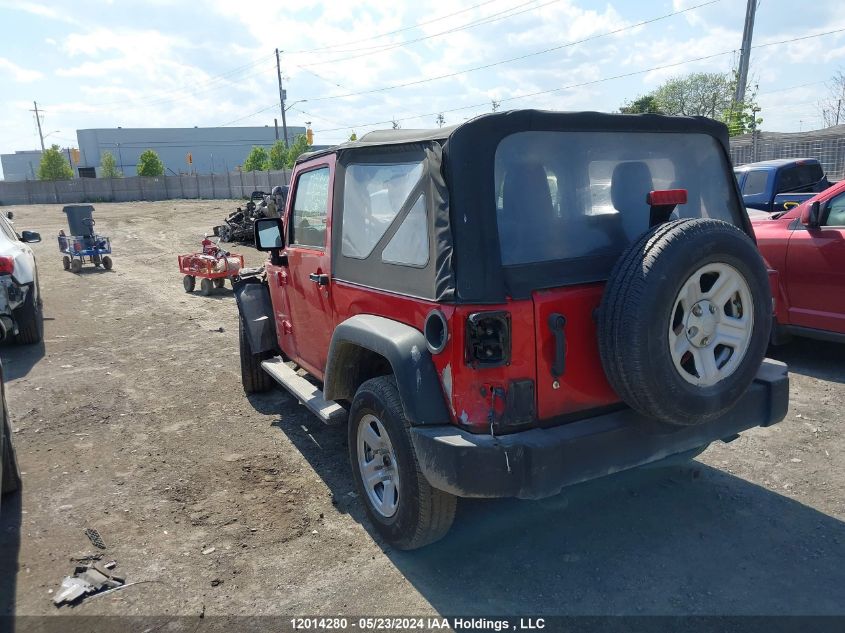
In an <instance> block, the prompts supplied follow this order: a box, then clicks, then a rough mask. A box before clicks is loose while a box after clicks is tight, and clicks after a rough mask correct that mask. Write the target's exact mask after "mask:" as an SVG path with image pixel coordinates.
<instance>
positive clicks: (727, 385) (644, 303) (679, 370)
mask: <svg viewBox="0 0 845 633" xmlns="http://www.w3.org/2000/svg"><path fill="white" fill-rule="evenodd" d="M770 325H771V295H770V290H769V282H768V276H767V273H766V268H765V266H764V264H763V260H762V258H761V257H760V254H759V252H758V251H757V248H756V247H755V245H754V243H753V242H752V241H751V239H750V238H749V237H748V236H747V235H745V233H743V232H742V231H741V230H739V229H738V228H736V227H734V226H732V225H730V224H728V223H726V222H722V221H719V220H710V219H693V220H690V219H686V220H676V221H673V222H667V223H665V224H662V225H660V226H658V227H656V228H655V229H653V230H651V231H649V232H648V233H646V234H645V235H643V236H642V237H641V238H640V239H639V241H638V242H636V243H635V244H633V245H631V246H630V247H629V249H628V250H627V251H626V252H625V254H623V256H622V257H621V258H620V260H619V261H618V262H617V264H616V266H615V268H614V270H613V272H612V273H611V279H610V281H609V282H608V285H607V288H606V290H605V293H604V296H603V297H602V303H601V308H600V311H599V323H598V326H599V327H598V336H599V352H600V355H601V361H602V366H603V367H604V370H605V373H606V374H607V377H608V380H609V382H610V384H611V386H612V387H613V388H614V390H615V391H616V393H617V394H619V396H620V397H621V398H622V399H623V400H624V401H625V402H626V403H628V404H629V405H630V406H631V407H632V408H634V409H636V410H637V411H639V412H640V413H642V414H644V415H645V416H647V417H650V418H656V419H658V420H661V421H663V422H666V423H669V424H673V425H679V426H690V425H695V424H701V423H704V422H706V421H708V420H711V419H713V418H715V417H717V416H719V415H721V414H723V413H724V412H725V411H727V410H728V409H730V408H731V407H732V406H733V405H734V404H736V402H737V401H738V400H739V398H741V397H742V395H743V394H744V393H745V391H746V389H748V387H749V385H750V384H751V382H752V380H754V376H755V375H756V373H757V370H758V369H759V367H760V363H761V362H762V360H763V355H764V354H765V351H766V346H767V344H768V340H769V328H770Z"/></svg>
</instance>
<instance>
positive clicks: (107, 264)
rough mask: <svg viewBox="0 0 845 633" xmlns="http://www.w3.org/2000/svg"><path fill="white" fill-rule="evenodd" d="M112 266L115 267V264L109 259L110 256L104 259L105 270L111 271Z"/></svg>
mask: <svg viewBox="0 0 845 633" xmlns="http://www.w3.org/2000/svg"><path fill="white" fill-rule="evenodd" d="M112 266H114V262H113V261H112V259H111V257H109V256H108V255H106V256H105V257H103V268H105V269H106V270H111V269H112Z"/></svg>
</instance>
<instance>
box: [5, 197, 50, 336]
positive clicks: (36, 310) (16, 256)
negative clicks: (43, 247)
mask: <svg viewBox="0 0 845 633" xmlns="http://www.w3.org/2000/svg"><path fill="white" fill-rule="evenodd" d="M12 217H13V216H12V213H11V211H10V212H7V213H6V214H3V215H0V340H14V341H15V342H16V343H24V344H29V343H39V342H40V341H41V338H42V336H43V333H44V313H43V302H42V300H41V289H40V288H39V286H38V270H37V269H36V266H35V255H34V254H33V252H32V249H31V248H30V247H29V245H28V244H29V243H33V242H40V241H41V236H40V235H39V234H38V233H35V232H34V231H23V232H22V233H20V234H18V233H17V231H15V228H14V226H13V225H12V221H11V220H12Z"/></svg>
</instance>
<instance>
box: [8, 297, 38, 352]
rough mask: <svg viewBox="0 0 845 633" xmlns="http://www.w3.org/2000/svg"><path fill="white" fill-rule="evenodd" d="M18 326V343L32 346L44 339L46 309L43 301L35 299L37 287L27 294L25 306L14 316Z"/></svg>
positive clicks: (14, 313)
mask: <svg viewBox="0 0 845 633" xmlns="http://www.w3.org/2000/svg"><path fill="white" fill-rule="evenodd" d="M12 316H13V317H14V319H15V323H17V325H18V335H17V338H16V339H15V340H16V342H18V343H21V344H23V345H32V344H33V343H39V342H41V339H42V338H44V309H43V306H42V305H41V301H40V300H38V299H36V298H35V286H32V287H31V288H30V289H29V292H27V293H26V299H24V302H23V305H22V306H21V307H19V308H18V309H17V310H15V311H14V312H13V314H12Z"/></svg>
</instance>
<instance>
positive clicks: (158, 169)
mask: <svg viewBox="0 0 845 633" xmlns="http://www.w3.org/2000/svg"><path fill="white" fill-rule="evenodd" d="M138 175H139V176H163V175H164V163H162V162H161V159H160V158H159V157H158V154H156V153H155V151H153V150H151V149H145V150H144V151H143V152H141V155H140V156H139V157H138Z"/></svg>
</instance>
